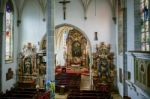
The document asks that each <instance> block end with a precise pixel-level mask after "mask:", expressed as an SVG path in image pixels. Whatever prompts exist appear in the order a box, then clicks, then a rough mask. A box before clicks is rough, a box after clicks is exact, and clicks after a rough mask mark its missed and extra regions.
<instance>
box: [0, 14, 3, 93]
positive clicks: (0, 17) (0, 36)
mask: <svg viewBox="0 0 150 99" xmlns="http://www.w3.org/2000/svg"><path fill="white" fill-rule="evenodd" d="M2 41H3V13H2V12H0V91H2V80H1V79H2Z"/></svg>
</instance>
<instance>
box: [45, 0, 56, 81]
mask: <svg viewBox="0 0 150 99" xmlns="http://www.w3.org/2000/svg"><path fill="white" fill-rule="evenodd" d="M46 21H47V32H46V33H47V52H46V53H47V69H46V80H48V81H54V80H55V70H54V67H55V55H54V0H47V20H46Z"/></svg>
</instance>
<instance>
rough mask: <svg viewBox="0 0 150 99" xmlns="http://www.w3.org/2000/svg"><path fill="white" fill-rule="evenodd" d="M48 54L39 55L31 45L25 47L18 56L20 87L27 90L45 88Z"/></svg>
mask: <svg viewBox="0 0 150 99" xmlns="http://www.w3.org/2000/svg"><path fill="white" fill-rule="evenodd" d="M45 55H46V53H38V52H37V48H36V46H34V45H33V44H31V43H28V44H27V45H24V47H23V49H22V52H20V53H19V55H18V69H17V78H18V80H17V81H18V86H19V87H25V88H35V87H36V86H39V88H44V83H45V81H44V78H45V74H46V61H45V59H44V56H45Z"/></svg>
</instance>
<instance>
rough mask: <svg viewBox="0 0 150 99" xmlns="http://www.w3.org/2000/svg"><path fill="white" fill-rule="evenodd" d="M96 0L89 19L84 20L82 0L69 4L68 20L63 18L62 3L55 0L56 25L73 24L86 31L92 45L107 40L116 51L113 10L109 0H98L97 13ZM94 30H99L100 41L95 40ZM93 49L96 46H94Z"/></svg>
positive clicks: (72, 0)
mask: <svg viewBox="0 0 150 99" xmlns="http://www.w3.org/2000/svg"><path fill="white" fill-rule="evenodd" d="M94 1H95V0H92V2H91V4H90V6H89V8H88V12H87V20H84V12H83V6H82V3H81V1H80V0H71V2H70V3H69V4H67V9H66V20H64V19H63V9H62V4H60V3H58V2H59V0H56V1H55V26H56V25H59V24H64V23H67V24H72V25H74V26H76V27H78V28H80V29H81V30H82V31H84V32H85V34H86V35H87V37H88V39H89V40H90V42H91V45H92V47H95V45H96V43H99V42H102V41H103V42H106V43H110V44H112V50H113V51H115V46H116V43H115V29H114V28H115V25H114V23H113V21H112V12H111V8H110V6H109V4H108V2H107V0H97V3H96V15H95V2H94ZM94 32H98V41H94ZM92 49H93V51H94V49H95V48H92Z"/></svg>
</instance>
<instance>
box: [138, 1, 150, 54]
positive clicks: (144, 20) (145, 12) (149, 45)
mask: <svg viewBox="0 0 150 99" xmlns="http://www.w3.org/2000/svg"><path fill="white" fill-rule="evenodd" d="M140 6H141V50H142V51H150V33H149V0H141V2H140Z"/></svg>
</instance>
